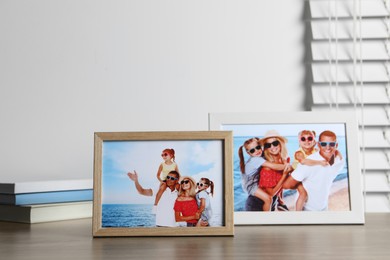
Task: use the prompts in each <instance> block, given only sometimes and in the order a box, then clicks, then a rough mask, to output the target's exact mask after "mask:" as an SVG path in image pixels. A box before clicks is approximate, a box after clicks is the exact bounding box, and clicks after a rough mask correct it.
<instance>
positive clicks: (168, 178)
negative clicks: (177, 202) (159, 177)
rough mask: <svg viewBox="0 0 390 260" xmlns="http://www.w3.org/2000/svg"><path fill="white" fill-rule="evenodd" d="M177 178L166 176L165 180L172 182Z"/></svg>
mask: <svg viewBox="0 0 390 260" xmlns="http://www.w3.org/2000/svg"><path fill="white" fill-rule="evenodd" d="M177 179H178V178H175V177H171V176H169V175H168V176H167V180H172V181H176V180H177Z"/></svg>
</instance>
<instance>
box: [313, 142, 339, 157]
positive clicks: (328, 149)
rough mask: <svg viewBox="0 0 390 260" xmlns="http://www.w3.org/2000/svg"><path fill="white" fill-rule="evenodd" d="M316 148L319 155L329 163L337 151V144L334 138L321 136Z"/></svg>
mask: <svg viewBox="0 0 390 260" xmlns="http://www.w3.org/2000/svg"><path fill="white" fill-rule="evenodd" d="M318 147H319V149H320V154H321V156H322V157H324V158H325V159H326V160H327V161H329V160H330V159H331V158H332V156H333V155H335V152H336V150H337V147H338V144H337V141H336V138H335V137H331V136H322V137H321V139H320V141H319V142H318Z"/></svg>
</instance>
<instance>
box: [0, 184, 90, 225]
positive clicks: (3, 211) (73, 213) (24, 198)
mask: <svg viewBox="0 0 390 260" xmlns="http://www.w3.org/2000/svg"><path fill="white" fill-rule="evenodd" d="M92 200H93V181H92V179H80V180H53V181H30V182H4V183H0V221H12V222H22V223H41V222H50V221H60V220H69V219H78V218H89V217H92Z"/></svg>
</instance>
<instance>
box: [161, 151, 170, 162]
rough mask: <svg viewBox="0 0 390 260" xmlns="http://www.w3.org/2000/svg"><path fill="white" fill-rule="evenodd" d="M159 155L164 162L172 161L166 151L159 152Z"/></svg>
mask: <svg viewBox="0 0 390 260" xmlns="http://www.w3.org/2000/svg"><path fill="white" fill-rule="evenodd" d="M161 157H162V158H163V160H164V162H170V161H172V155H171V154H169V153H167V152H163V153H162V154H161Z"/></svg>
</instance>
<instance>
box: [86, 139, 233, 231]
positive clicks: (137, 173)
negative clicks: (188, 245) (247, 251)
mask: <svg viewBox="0 0 390 260" xmlns="http://www.w3.org/2000/svg"><path fill="white" fill-rule="evenodd" d="M94 142H95V144H94V145H95V147H94V149H95V150H94V200H93V206H94V209H93V236H94V237H105V236H232V235H233V233H234V223H233V213H234V212H233V177H232V172H233V170H232V167H233V161H232V132H231V131H196V132H102V133H95V140H94Z"/></svg>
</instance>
